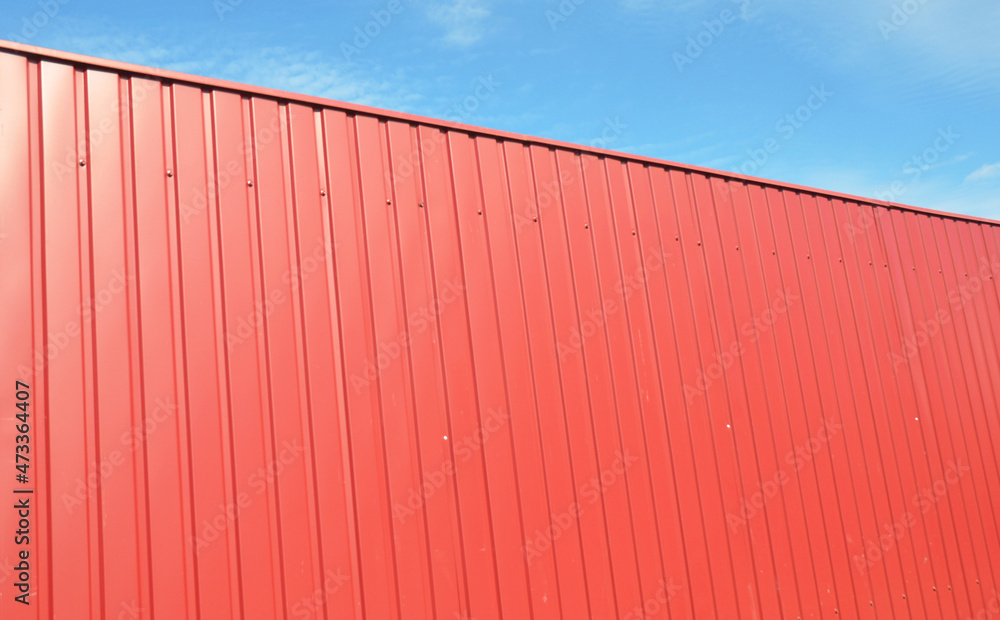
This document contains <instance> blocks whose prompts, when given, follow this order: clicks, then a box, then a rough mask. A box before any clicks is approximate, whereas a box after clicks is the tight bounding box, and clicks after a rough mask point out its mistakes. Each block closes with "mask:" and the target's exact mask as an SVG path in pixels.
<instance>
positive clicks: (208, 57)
mask: <svg viewBox="0 0 1000 620" xmlns="http://www.w3.org/2000/svg"><path fill="white" fill-rule="evenodd" d="M67 25H68V26H70V27H68V28H65V29H62V28H60V30H58V31H53V35H54V37H55V39H56V43H53V44H52V47H55V48H57V49H65V50H73V51H76V52H80V53H83V54H87V55H90V56H96V57H99V58H108V59H112V60H119V61H122V62H130V63H135V64H139V65H144V66H148V67H156V68H161V69H168V70H172V71H180V72H183V73H191V74H195V75H200V76H207V77H213V78H219V79H224V80H230V81H234V82H240V83H244V84H253V85H256V86H263V87H266V88H274V89H277V90H285V91H291V92H294V93H302V94H306V95H314V96H317V97H324V98H327V99H334V100H337V101H347V102H351V103H358V104H362V105H370V106H374V107H379V108H387V109H407V108H410V107H412V104H414V103H415V102H416V101H417V100H419V99H420V97H419V96H418V95H415V94H414V93H413V91H412V90H409V89H407V87H406V82H405V76H401V75H395V76H393V79H384V78H377V77H373V76H372V73H371V72H370V71H368V72H366V71H363V70H362V69H361V68H359V67H358V66H356V65H355V64H353V63H349V62H346V61H343V60H342V59H341V58H340V56H339V55H336V54H334V55H331V54H326V53H323V52H319V51H315V50H303V49H297V48H292V47H282V46H271V47H261V46H260V45H259V43H258V42H257V40H256V39H254V38H253V37H250V38H246V37H230V38H229V39H227V40H226V41H225V42H224V43H223V42H220V41H219V40H214V41H206V40H199V39H197V38H196V39H193V40H190V41H187V42H184V43H181V42H177V41H172V40H170V39H169V38H162V37H161V38H160V39H159V40H157V41H156V43H153V42H152V41H151V38H150V37H148V36H145V35H132V34H130V33H123V32H120V31H115V30H113V29H109V28H107V27H106V26H104V25H102V24H101V23H98V22H96V21H95V22H91V21H89V20H73V21H72V22H70V21H69V20H67ZM395 78H399V79H395ZM410 83H412V80H411V81H410Z"/></svg>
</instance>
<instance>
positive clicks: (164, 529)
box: [0, 43, 1000, 620]
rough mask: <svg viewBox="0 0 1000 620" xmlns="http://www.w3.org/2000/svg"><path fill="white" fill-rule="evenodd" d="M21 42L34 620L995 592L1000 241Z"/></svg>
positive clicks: (14, 55) (14, 193)
mask: <svg viewBox="0 0 1000 620" xmlns="http://www.w3.org/2000/svg"><path fill="white" fill-rule="evenodd" d="M2 47H3V48H4V51H2V52H0V85H2V87H0V179H2V181H0V183H2V187H3V191H4V201H3V205H2V219H0V228H2V233H3V237H2V240H0V265H2V266H3V271H2V278H3V279H2V290H3V293H4V303H3V304H2V305H0V338H2V353H0V361H2V369H3V376H4V377H6V380H7V381H10V388H9V392H8V396H7V398H8V402H10V403H11V405H15V404H17V403H18V402H25V400H18V398H19V396H18V394H17V389H18V386H17V385H16V384H15V381H22V382H24V383H25V384H27V385H29V386H30V388H28V389H26V390H22V391H27V392H30V394H29V395H28V397H27V402H29V403H30V406H29V412H30V417H29V420H30V429H29V432H28V433H27V434H28V436H29V443H30V459H31V460H30V465H29V467H28V468H26V469H27V472H28V474H27V476H28V481H27V482H23V481H21V482H18V481H17V480H16V478H15V476H16V474H18V473H21V472H20V471H18V470H16V469H15V465H16V464H18V463H16V462H15V446H16V445H18V443H17V442H18V439H17V437H16V436H17V435H19V434H23V433H22V432H21V430H19V429H18V428H17V425H18V424H21V423H22V422H21V421H20V420H17V419H15V417H14V415H13V414H15V413H22V411H21V410H20V409H18V410H14V409H8V411H11V412H12V413H11V415H10V416H9V417H5V418H4V422H3V426H2V428H0V450H2V451H3V452H4V454H6V455H8V456H7V457H4V459H3V461H4V463H7V465H6V467H7V471H6V473H4V474H3V475H4V477H5V479H6V480H9V481H11V483H10V484H9V485H5V487H4V488H8V489H9V490H10V491H14V490H15V489H18V490H22V491H23V490H26V489H32V490H33V491H34V493H33V494H26V493H22V494H17V495H15V494H13V493H12V494H11V495H10V496H9V499H10V501H11V502H14V501H15V500H16V499H19V498H21V497H22V496H26V495H27V496H30V500H29V501H30V503H31V512H30V517H29V519H30V530H31V536H30V541H29V542H28V543H27V544H24V545H22V544H17V543H16V542H15V539H14V530H15V529H16V528H17V526H18V524H17V522H16V520H17V515H16V511H13V510H4V511H2V512H0V514H2V515H3V516H2V527H3V531H2V532H0V560H2V561H3V568H2V570H0V579H2V581H3V584H2V586H0V587H2V594H0V614H2V615H3V617H5V618H6V617H11V618H72V619H78V618H95V619H96V618H109V619H121V618H161V619H171V620H173V619H179V618H206V619H209V618H210V619H221V618H262V619H264V618H267V619H271V618H324V619H332V618H378V619H381V618H443V619H454V618H476V619H488V618H500V617H505V618H538V619H542V618H629V619H635V618H692V617H698V618H710V617H719V618H779V617H781V618H819V617H832V615H833V614H839V615H840V616H841V617H848V618H850V617H879V618H910V617H915V618H959V617H961V618H965V617H970V616H975V614H977V613H980V612H983V613H987V612H989V611H990V610H992V609H993V608H994V607H995V606H996V605H997V602H998V598H997V597H998V595H997V593H996V588H998V587H1000V584H998V580H997V574H996V573H995V572H994V570H995V569H994V564H996V563H997V558H1000V525H998V520H1000V519H998V516H1000V513H998V512H997V502H1000V464H998V456H1000V455H998V449H997V448H998V444H1000V419H998V415H997V412H998V398H1000V295H998V291H997V284H996V280H995V279H994V276H995V275H996V273H997V271H998V269H1000V228H998V226H997V224H995V223H993V222H987V221H983V220H977V219H974V218H965V217H959V216H947V215H944V214H937V213H933V212H927V211H922V210H919V209H914V208H910V207H899V206H894V205H889V204H885V203H877V202H869V201H864V200H862V199H857V198H853V197H850V196H844V195H840V194H832V193H827V192H819V191H816V190H808V189H806V188H799V187H792V186H785V185H780V184H777V183H773V182H764V181H758V180H753V179H748V178H745V177H739V176H734V175H728V174H723V173H714V172H711V171H706V170H702V169H697V168H691V167H685V166H680V165H676V164H668V163H664V162H656V161H653V160H648V159H643V158H638V157H632V156H626V155H620V154H613V153H609V152H605V151H597V150H593V149H586V148H583V147H574V146H571V145H563V144H559V143H553V142H547V141H542V140H537V139H529V138H523V137H519V136H513V135H510V134H504V133H500V132H488V131H485V130H478V129H473V128H468V127H463V126H459V125H453V124H449V123H444V122H440V121H432V120H429V119H419V118H416V117H411V116H407V115H397V114H390V113H385V112H381V111H376V110H371V109H368V108H360V107H357V106H350V105H344V104H334V103H331V102H323V101H320V100H316V99H311V98H306V97H296V96H292V95H288V94H282V93H275V92H272V91H266V90H264V89H252V88H249V87H247V88H243V89H242V90H241V87H238V86H237V85H232V84H226V83H222V82H217V81H213V80H200V79H197V78H191V77H189V76H181V75H177V74H170V73H166V72H161V71H155V70H149V69H142V68H137V67H131V66H126V65H120V64H117V63H107V62H103V61H94V60H93V59H84V58H82V57H77V56H72V55H65V54H54V53H51V52H47V51H43V50H38V49H35V48H28V47H24V46H18V45H15V44H7V43H4V44H2ZM22 388H23V386H22ZM21 396H24V394H21ZM991 464H992V466H991ZM7 476H9V478H8V477H7ZM22 550H24V551H27V552H29V553H30V555H29V565H30V569H29V570H28V571H27V572H28V573H29V575H28V577H29V582H30V590H31V595H30V597H29V601H30V605H28V606H25V605H22V604H19V603H17V602H16V601H15V599H14V596H15V595H17V594H19V591H18V586H17V584H19V583H22V582H23V579H22V577H23V576H22V575H21V574H20V573H21V570H20V569H15V568H14V567H15V565H16V564H17V563H18V562H19V559H18V555H17V554H18V553H19V552H20V551H22ZM22 568H23V567H22ZM998 568H1000V567H998ZM984 610H987V611H986V612H984ZM975 617H979V616H975Z"/></svg>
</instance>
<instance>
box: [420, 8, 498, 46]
mask: <svg viewBox="0 0 1000 620" xmlns="http://www.w3.org/2000/svg"><path fill="white" fill-rule="evenodd" d="M490 14H491V11H490V7H489V2H488V0H443V1H435V2H432V3H431V4H430V5H429V6H428V7H427V15H428V17H430V19H431V21H433V22H434V23H436V24H438V25H440V26H442V27H443V28H444V29H445V34H444V37H443V40H444V42H445V43H448V44H450V45H455V46H458V47H468V46H470V45H472V44H474V43H477V42H479V40H480V39H482V38H483V35H484V34H485V33H486V28H485V24H484V22H485V21H486V19H487V18H489V16H490Z"/></svg>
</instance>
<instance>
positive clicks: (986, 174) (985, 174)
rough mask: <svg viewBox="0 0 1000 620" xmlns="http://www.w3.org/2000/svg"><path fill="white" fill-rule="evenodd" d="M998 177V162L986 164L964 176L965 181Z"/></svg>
mask: <svg viewBox="0 0 1000 620" xmlns="http://www.w3.org/2000/svg"><path fill="white" fill-rule="evenodd" d="M996 177H1000V162H998V163H995V164H988V165H986V166H983V167H982V168H980V169H979V170H976V171H975V172H973V173H972V174H970V175H969V176H967V177H965V180H966V181H982V180H984V179H994V178H996Z"/></svg>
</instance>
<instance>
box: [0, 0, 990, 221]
mask: <svg viewBox="0 0 1000 620" xmlns="http://www.w3.org/2000/svg"><path fill="white" fill-rule="evenodd" d="M0 37H2V38H5V39H12V40H18V41H22V42H26V43H31V44H33V45H39V46H42V47H51V48H56V49H61V50H67V51H73V52H78V53H83V54H89V55H94V56H101V57H105V58H113V59H117V60H124V61H129V62H136V63H140V64H144V65H151V66H156V67H162V68H167V69H174V70H179V71H185V72H189V73H195V74H200V75H207V76H211V77H218V78H223V79H230V80H237V81H240V82H246V83H251V84H258V85H262V86H269V87H273V88H279V89H285V90H291V91H295V92H302V93H309V94H313V95H320V96H324V97H329V98H332V99H337V100H342V101H352V102H358V103H363V104H368V105H374V106H378V107H383V108H388V109H392V110H401V111H406V112H412V113H416V114H422V115H427V116H432V117H437V118H451V119H453V120H459V121H462V122H466V123H470V124H474V125H481V126H485V127H491V128H497V129H504V130H508V131H514V132H518V133H524V134H530V135H536V136H543V137H548V138H554V139H558V140H566V141H571V142H578V143H586V144H597V145H599V146H606V147H607V148H611V149H614V150H620V151H625V152H629V153H636V154H640V155H647V156H652V157H657V158H662V159H667V160H671V161H677V162H683V163H689V164H696V165H701V166H708V167H711V168H718V169H723V170H729V171H741V172H745V173H749V174H752V175H754V176H760V177H765V178H771V179H778V180H781V181H787V182H792V183H799V184H803V185H809V186H815V187H820V188H823V189H830V190H836V191H842V192H847V193H852V194H859V195H862V196H869V197H881V198H883V199H887V200H891V201H894V202H901V203H906V204H912V205H917V206H922V207H927V208H932V209H940V210H945V211H951V212H957V213H965V214H970V215H978V216H982V217H989V218H993V219H1000V3H998V2H996V0H961V1H960V0H905V1H902V0H897V1H894V0H839V1H838V2H832V1H827V2H818V1H814V0H674V1H663V0H661V1H656V0H562V1H560V0H506V1H501V0H373V1H370V2H361V1H355V0H345V1H342V2H303V1H296V0H286V1H285V2H266V1H264V0H174V1H173V2H170V3H162V4H153V3H139V2H134V1H130V2H117V1H111V0H94V1H90V2H84V1H82V0H7V1H6V2H5V10H4V11H3V14H2V16H0Z"/></svg>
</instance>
